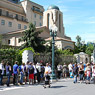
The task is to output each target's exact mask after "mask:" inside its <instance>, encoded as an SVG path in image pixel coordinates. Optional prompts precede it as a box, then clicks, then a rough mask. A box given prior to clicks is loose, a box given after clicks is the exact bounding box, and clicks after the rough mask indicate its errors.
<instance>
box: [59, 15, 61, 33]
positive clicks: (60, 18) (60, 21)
mask: <svg viewBox="0 0 95 95" xmlns="http://www.w3.org/2000/svg"><path fill="white" fill-rule="evenodd" d="M59 32H61V14H59Z"/></svg>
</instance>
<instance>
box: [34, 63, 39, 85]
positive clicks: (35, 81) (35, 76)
mask: <svg viewBox="0 0 95 95" xmlns="http://www.w3.org/2000/svg"><path fill="white" fill-rule="evenodd" d="M33 67H34V84H35V83H37V82H38V81H37V75H38V71H37V68H36V63H34V64H33Z"/></svg>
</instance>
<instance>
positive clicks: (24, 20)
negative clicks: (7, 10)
mask: <svg viewBox="0 0 95 95" xmlns="http://www.w3.org/2000/svg"><path fill="white" fill-rule="evenodd" d="M14 18H15V19H17V20H18V21H23V22H28V20H27V19H26V18H25V17H24V16H20V15H18V14H16V15H15V17H14Z"/></svg>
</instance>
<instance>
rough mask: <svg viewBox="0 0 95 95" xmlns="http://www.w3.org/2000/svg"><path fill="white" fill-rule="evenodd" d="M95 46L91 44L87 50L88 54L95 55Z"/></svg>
mask: <svg viewBox="0 0 95 95" xmlns="http://www.w3.org/2000/svg"><path fill="white" fill-rule="evenodd" d="M93 49H94V46H93V44H89V45H88V46H87V48H86V53H87V54H88V55H89V56H91V53H93Z"/></svg>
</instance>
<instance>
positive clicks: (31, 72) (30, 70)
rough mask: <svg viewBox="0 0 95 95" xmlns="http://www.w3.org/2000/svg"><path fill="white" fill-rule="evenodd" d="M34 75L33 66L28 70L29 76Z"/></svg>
mask: <svg viewBox="0 0 95 95" xmlns="http://www.w3.org/2000/svg"><path fill="white" fill-rule="evenodd" d="M33 73H34V68H33V66H31V67H30V68H29V74H33Z"/></svg>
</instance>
